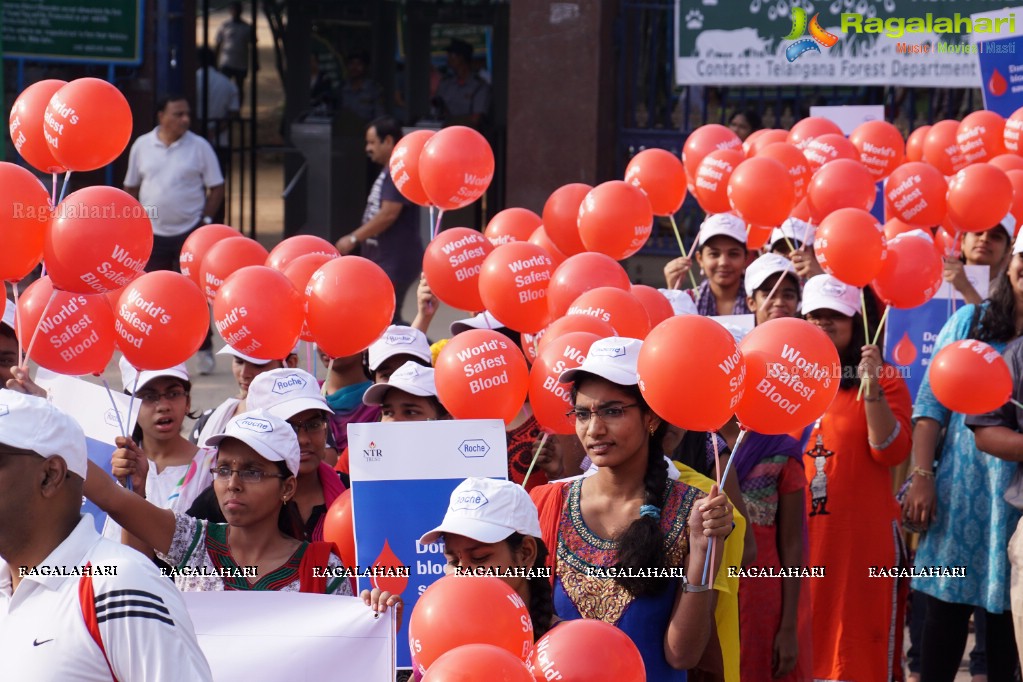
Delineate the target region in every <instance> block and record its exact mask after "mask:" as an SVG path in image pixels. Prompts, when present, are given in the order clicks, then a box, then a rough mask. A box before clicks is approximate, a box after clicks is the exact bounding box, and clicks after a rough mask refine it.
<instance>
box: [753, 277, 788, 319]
mask: <svg viewBox="0 0 1023 682" xmlns="http://www.w3.org/2000/svg"><path fill="white" fill-rule="evenodd" d="M783 279H785V273H782V274H780V275H778V281H776V282H775V283H774V286H773V287H771V292H770V293H769V294H767V298H765V299H764V300H763V301H762V302H761V303H760V307H759V308H757V311H758V312H759V311H761V310H763V309H764V308H766V307H767V304H768V303H770V302H771V297H772V296H774V293H775V292H776V291H778V286H779V285H781V281H782V280H783Z"/></svg>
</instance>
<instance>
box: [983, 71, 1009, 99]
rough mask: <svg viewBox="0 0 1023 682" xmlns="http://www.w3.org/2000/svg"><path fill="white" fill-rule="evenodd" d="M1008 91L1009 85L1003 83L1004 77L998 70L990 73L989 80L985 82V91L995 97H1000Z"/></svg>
mask: <svg viewBox="0 0 1023 682" xmlns="http://www.w3.org/2000/svg"><path fill="white" fill-rule="evenodd" d="M1008 89H1009V84H1008V83H1006V82H1005V76H1003V75H1002V74H1001V73H999V72H998V69H995V70H994V71H993V72H991V78H989V79H988V82H987V91H988V92H990V93H991V94H992V95H994V96H995V97H1001V96H1002V95H1004V94H1005V91H1006V90H1008Z"/></svg>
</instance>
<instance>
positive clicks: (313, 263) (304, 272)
mask: <svg viewBox="0 0 1023 682" xmlns="http://www.w3.org/2000/svg"><path fill="white" fill-rule="evenodd" d="M334 258H340V256H327V255H325V254H322V253H307V254H306V255H304V256H299V257H298V258H296V259H295V260H293V261H291V262H290V263H288V264H287V265H285V266H284V271H283V273H282V274H283V275H284V276H285V277H287V278H288V281H289V282H291V286H293V287H295V291H297V292H298V293H299V294H301V295H302V296H305V290H306V287H308V286H309V280H310V279H312V277H313V273H314V272H316V271H317V270H319V269H320V268H321V267H322V266H323V264H324V263H326V262H327V261H332V260H334ZM298 338H300V339H302V340H303V341H309V342H310V343H312V342H313V340H314V339H313V335H312V334H311V333H310V332H309V324H308V323H307V322H306V321H305V316H304V315H303V318H302V332H301V333H300V334H299V335H298ZM346 565H347V564H346Z"/></svg>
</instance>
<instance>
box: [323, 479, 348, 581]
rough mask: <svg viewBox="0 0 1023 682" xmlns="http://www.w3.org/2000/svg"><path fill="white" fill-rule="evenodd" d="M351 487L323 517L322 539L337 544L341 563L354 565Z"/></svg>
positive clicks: (337, 498) (339, 496) (338, 497)
mask: <svg viewBox="0 0 1023 682" xmlns="http://www.w3.org/2000/svg"><path fill="white" fill-rule="evenodd" d="M351 492H352V489H351V488H346V489H345V490H344V492H342V493H341V494H340V495H338V496H337V497H336V498H335V499H334V502H333V503H332V504H331V505H330V509H328V510H327V513H326V515H324V517H323V539H324V540H326V541H327V542H333V543H334V544H335V545H337V549H338V552H340V553H341V563H343V564H344V565H345V566H355V565H356V561H355V522H354V520H353V518H352V495H351Z"/></svg>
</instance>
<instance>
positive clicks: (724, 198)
mask: <svg viewBox="0 0 1023 682" xmlns="http://www.w3.org/2000/svg"><path fill="white" fill-rule="evenodd" d="M742 161H743V156H742V152H741V151H739V150H738V149H721V150H718V151H713V152H711V153H710V154H707V155H706V156H705V157H703V161H701V162H700V166H699V168H697V170H696V179H695V181H694V183H693V194H695V195H696V201H697V202H698V203H699V204H700V208H702V209H703V210H704V211H706V212H707V213H727V212H728V211H731V210H732V206H731V204H729V203H728V180H729V178H731V177H732V173H733V172H734V171H735V169H736V167H737V166H738V165H739V164H740V163H742Z"/></svg>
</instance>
